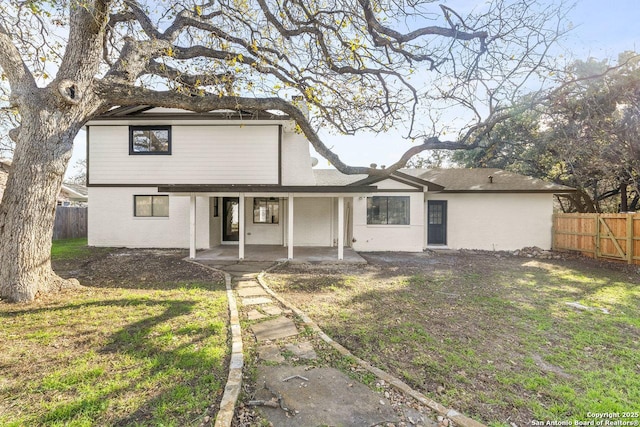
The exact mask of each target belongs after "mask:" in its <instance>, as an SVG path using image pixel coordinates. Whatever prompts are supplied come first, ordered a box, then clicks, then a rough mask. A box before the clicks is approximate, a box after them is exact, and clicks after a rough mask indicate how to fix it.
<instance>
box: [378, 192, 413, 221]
mask: <svg viewBox="0 0 640 427" xmlns="http://www.w3.org/2000/svg"><path fill="white" fill-rule="evenodd" d="M370 199H371V202H372V203H373V202H374V199H379V200H381V199H385V201H386V203H385V209H386V212H385V222H371V219H372V215H371V213H370V209H371V208H370V207H369V200H370ZM389 199H406V202H407V206H408V209H407V211H406V213H407V215H406V218H405V220H406V222H403V223H401V224H395V223H389ZM378 205H379V207H380V206H381V204H378ZM379 216H380V214H379ZM367 225H368V226H376V225H381V226H400V227H406V226H408V225H411V196H369V197H367Z"/></svg>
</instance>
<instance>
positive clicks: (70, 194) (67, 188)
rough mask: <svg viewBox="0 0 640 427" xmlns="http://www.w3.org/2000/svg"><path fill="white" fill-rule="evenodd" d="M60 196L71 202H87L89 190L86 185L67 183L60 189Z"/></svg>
mask: <svg viewBox="0 0 640 427" xmlns="http://www.w3.org/2000/svg"><path fill="white" fill-rule="evenodd" d="M60 195H61V196H64V197H67V198H68V199H69V200H75V201H82V202H86V201H87V200H88V198H89V190H88V189H87V187H85V186H84V185H80V184H72V183H70V182H65V183H63V184H62V188H61V189H60Z"/></svg>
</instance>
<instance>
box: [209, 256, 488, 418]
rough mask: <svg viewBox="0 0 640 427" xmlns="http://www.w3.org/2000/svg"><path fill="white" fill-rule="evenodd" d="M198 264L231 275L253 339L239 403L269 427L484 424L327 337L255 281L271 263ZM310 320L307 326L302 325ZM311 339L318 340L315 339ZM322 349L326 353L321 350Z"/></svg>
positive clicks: (242, 314) (247, 329) (296, 310)
mask: <svg viewBox="0 0 640 427" xmlns="http://www.w3.org/2000/svg"><path fill="white" fill-rule="evenodd" d="M200 263H202V264H205V265H208V266H211V267H214V268H216V269H219V270H222V271H225V272H226V273H227V274H228V275H230V277H231V280H230V285H231V286H230V287H231V289H232V290H233V293H235V295H236V296H237V298H236V300H237V305H238V309H239V311H240V318H244V319H245V322H241V323H242V324H243V325H244V326H245V327H244V328H243V330H242V333H243V335H245V336H246V335H249V336H252V337H253V338H254V339H255V345H256V350H257V355H258V361H257V363H256V366H255V368H256V371H257V379H256V381H255V384H254V385H255V389H254V391H253V392H251V394H252V396H251V397H250V399H251V400H245V401H243V402H242V405H241V406H244V407H251V408H255V409H256V410H257V411H258V412H259V413H260V414H261V416H262V417H263V418H264V419H266V420H267V421H268V422H270V423H271V425H274V426H284V427H287V426H291V427H294V426H323V425H326V426H338V425H339V426H354V427H356V426H390V427H410V426H426V427H436V426H437V427H449V426H453V425H454V424H457V425H459V426H461V427H482V424H480V423H478V422H476V421H474V420H471V419H469V418H467V417H464V416H463V415H461V414H459V413H457V412H456V411H453V410H447V409H446V408H444V407H442V406H441V405H439V404H437V403H435V402H433V401H430V399H428V398H426V397H425V396H423V395H421V394H420V393H418V392H415V391H413V390H411V389H410V388H409V387H408V386H407V385H406V384H404V383H402V382H401V381H400V380H398V379H396V378H394V377H392V376H390V375H388V374H386V373H385V372H383V371H380V370H379V369H377V368H375V367H372V366H370V365H369V364H368V363H367V362H365V361H362V360H360V359H358V358H356V357H355V356H353V355H351V354H350V353H349V352H348V350H346V349H344V348H343V347H342V346H340V345H339V344H337V343H335V342H334V341H333V340H331V339H330V338H329V337H327V336H326V334H324V332H322V331H321V330H320V329H319V328H318V327H317V325H315V323H313V321H311V320H310V319H308V317H307V316H306V315H305V314H304V313H303V312H300V310H298V309H297V308H295V307H293V306H291V305H289V304H288V303H286V302H285V301H284V300H283V299H282V298H281V297H280V296H278V295H277V294H275V293H273V291H271V290H269V289H268V287H266V285H265V286H262V285H261V284H260V282H259V281H258V279H257V277H258V275H259V273H261V272H263V271H264V270H266V269H268V268H269V267H270V266H271V265H272V264H271V263H265V262H247V261H244V262H235V263H231V262H224V263H214V262H211V261H209V262H206V263H205V262H202V261H200ZM227 277H229V276H227ZM267 291H268V292H267ZM232 298H233V296H232ZM284 304H287V305H288V306H289V307H290V308H288V307H287V306H285V305H284ZM296 317H297V318H298V320H301V322H300V324H301V327H302V328H305V329H304V330H303V331H300V330H299V329H298V326H296V322H295V321H294V319H296ZM310 326H311V329H307V328H309V327H310ZM301 332H304V333H301ZM310 333H311V334H310ZM316 334H318V337H315V335H316ZM314 338H321V340H318V341H314ZM314 342H316V343H318V342H324V343H330V346H331V347H334V349H336V350H338V352H339V353H340V354H342V355H343V356H348V357H350V358H352V359H355V360H356V361H357V363H358V365H360V366H361V367H365V368H366V370H368V371H370V372H371V373H374V374H375V375H376V376H377V377H378V379H377V381H376V383H375V386H376V387H375V388H376V389H377V391H374V390H373V389H372V388H371V387H370V386H367V385H364V384H362V383H360V382H358V380H355V379H354V378H353V377H350V376H348V375H346V374H344V373H343V372H342V371H340V370H337V369H334V368H332V367H326V366H325V365H326V364H325V363H319V362H318V361H317V358H318V354H317V353H316V351H317V350H318V349H317V348H314ZM323 351H327V350H326V348H324V349H323ZM353 369H356V370H360V369H359V368H352V370H353ZM245 375H246V371H245ZM405 389H406V390H405ZM409 396H411V397H409ZM433 409H435V413H434V411H433ZM245 414H246V411H245ZM438 414H446V416H441V415H438ZM242 417H243V413H242V411H241V413H240V415H239V414H238V413H236V420H235V423H234V425H236V426H244V425H249V423H251V421H249V422H248V423H246V422H243V419H242ZM436 420H437V421H436ZM453 420H455V421H453ZM216 425H217V424H216ZM251 425H253V424H251Z"/></svg>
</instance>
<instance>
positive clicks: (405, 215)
mask: <svg viewBox="0 0 640 427" xmlns="http://www.w3.org/2000/svg"><path fill="white" fill-rule="evenodd" d="M367 224H394V225H408V224H409V196H374V197H368V198H367Z"/></svg>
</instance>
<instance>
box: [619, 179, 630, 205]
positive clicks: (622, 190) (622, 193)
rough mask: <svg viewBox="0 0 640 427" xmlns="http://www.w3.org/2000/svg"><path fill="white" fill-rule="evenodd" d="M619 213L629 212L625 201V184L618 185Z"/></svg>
mask: <svg viewBox="0 0 640 427" xmlns="http://www.w3.org/2000/svg"><path fill="white" fill-rule="evenodd" d="M620 212H629V203H628V199H627V183H624V182H623V183H622V184H620Z"/></svg>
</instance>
